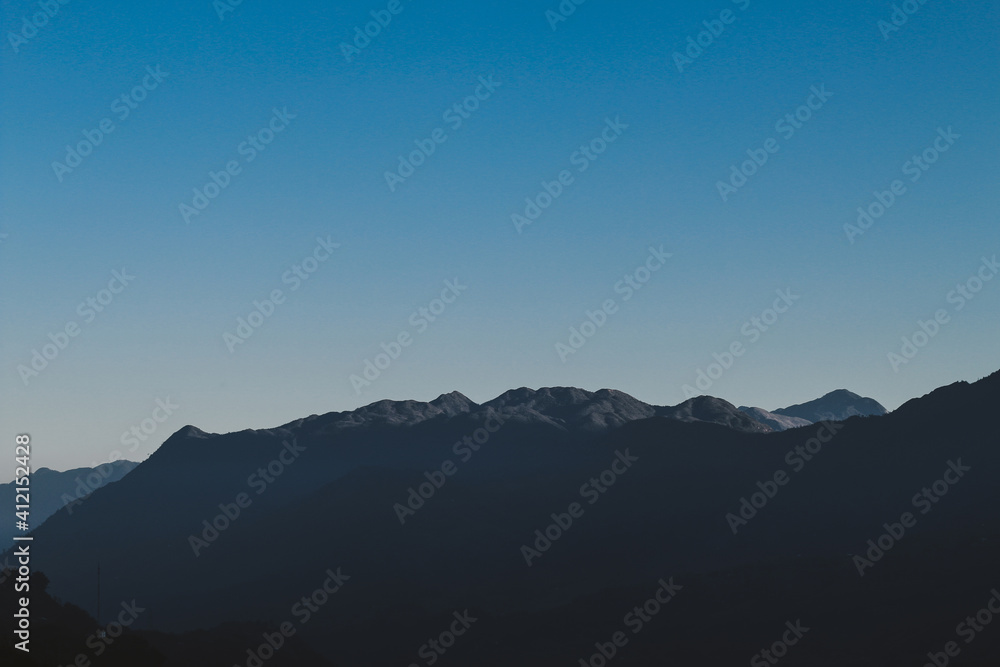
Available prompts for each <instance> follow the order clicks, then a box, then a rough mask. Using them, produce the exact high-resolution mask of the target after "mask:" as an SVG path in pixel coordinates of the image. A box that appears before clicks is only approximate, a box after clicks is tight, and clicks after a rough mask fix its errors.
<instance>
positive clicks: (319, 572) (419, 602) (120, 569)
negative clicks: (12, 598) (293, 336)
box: [33, 373, 1000, 667]
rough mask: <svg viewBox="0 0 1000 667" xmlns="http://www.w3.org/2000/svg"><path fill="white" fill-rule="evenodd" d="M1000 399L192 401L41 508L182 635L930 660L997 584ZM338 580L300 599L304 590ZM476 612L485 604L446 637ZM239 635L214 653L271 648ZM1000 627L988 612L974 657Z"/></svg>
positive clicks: (652, 654) (549, 654)
mask: <svg viewBox="0 0 1000 667" xmlns="http://www.w3.org/2000/svg"><path fill="white" fill-rule="evenodd" d="M998 399H1000V373H995V374H993V375H991V376H989V377H987V378H984V379H982V380H980V381H978V382H975V383H971V384H970V383H965V382H959V383H955V384H953V385H949V386H947V387H943V388H941V389H938V390H936V391H934V392H932V393H930V394H928V395H926V396H924V397H921V398H918V399H913V400H911V401H909V402H907V403H905V404H904V405H902V406H900V407H899V408H898V409H897V410H895V411H893V412H892V413H888V414H884V413H885V410H884V409H883V408H882V407H881V406H880V405H878V404H877V403H874V401H872V402H871V403H869V401H870V400H871V399H862V398H861V397H858V396H856V395H854V394H850V392H843V391H838V392H833V393H831V394H828V395H827V396H825V397H823V398H822V399H818V400H817V401H812V402H810V403H804V404H802V405H799V406H792V407H791V408H786V409H782V410H775V411H773V412H770V413H768V414H763V413H765V412H767V411H763V410H760V409H757V408H743V409H737V408H735V407H734V406H733V405H731V404H729V403H727V402H726V401H722V400H720V399H715V398H711V397H698V398H694V399H690V400H689V401H685V402H684V403H681V404H680V405H678V406H673V407H657V406H651V405H649V404H646V403H643V402H641V401H638V400H636V399H634V398H633V397H631V396H628V395H627V394H624V393H622V392H618V391H613V390H606V389H605V390H600V391H597V392H588V391H584V390H581V389H573V388H545V389H539V390H531V389H525V388H522V389H515V390H511V391H508V392H506V393H504V394H502V395H500V396H498V397H497V398H495V399H493V400H491V401H488V402H486V403H483V404H481V405H480V404H476V403H474V402H472V401H471V400H469V399H468V398H466V397H465V396H463V395H461V394H459V393H457V392H456V393H451V394H445V395H442V396H440V397H438V398H437V399H435V400H433V401H430V402H426V403H425V402H417V401H398V402H394V401H380V402H378V403H373V404H371V405H368V406H365V407H363V408H360V409H358V410H354V411H351V412H339V413H338V412H335V413H328V414H324V415H313V416H310V417H307V418H304V419H299V420H296V421H294V422H290V423H288V424H285V425H283V426H279V427H276V428H273V429H264V430H246V431H240V432H236V433H229V434H210V433H206V432H204V431H201V430H199V429H197V428H196V427H194V426H186V427H184V428H183V429H181V430H179V431H178V432H177V433H175V434H174V435H172V436H171V437H170V438H169V439H168V440H167V441H166V442H164V443H163V445H162V446H161V447H160V448H159V449H158V450H157V451H156V452H155V453H154V454H153V455H152V456H150V457H149V459H147V460H146V461H144V462H143V463H142V464H141V465H139V466H138V467H137V468H135V470H133V471H132V472H131V473H130V474H128V475H127V476H126V477H124V478H123V479H121V480H120V481H118V482H116V483H114V484H109V485H107V486H105V487H104V488H102V489H100V490H98V491H96V492H94V493H93V494H92V496H91V497H90V498H89V499H88V500H87V501H86V502H85V503H83V504H82V505H80V506H79V507H78V508H77V509H76V510H75V511H74V512H73V514H72V515H70V514H68V513H66V512H59V513H57V514H55V515H53V516H52V517H51V518H50V519H49V520H48V521H46V522H45V524H43V525H42V526H41V527H39V528H38V529H36V530H35V531H34V533H33V535H34V537H35V542H34V544H35V545H44V549H39V550H38V552H37V554H36V556H35V562H34V563H33V564H34V566H35V567H36V568H37V569H40V570H42V571H44V572H45V573H46V575H47V576H48V577H49V578H50V579H51V590H52V592H53V593H54V594H55V595H57V596H58V597H59V598H61V599H63V600H69V601H72V602H75V603H76V604H80V605H84V606H86V607H87V608H88V609H90V608H92V607H93V604H92V602H91V601H92V600H93V599H94V592H95V589H96V581H95V574H94V573H95V571H96V564H97V563H98V561H100V563H101V567H102V571H103V572H104V576H103V579H102V590H103V591H104V596H105V599H106V600H109V601H114V602H109V603H108V604H109V606H114V604H117V602H118V601H119V600H132V599H135V600H138V601H139V604H141V605H143V606H145V607H148V609H149V610H150V612H149V614H148V615H147V616H145V617H143V619H141V620H140V621H139V622H138V623H137V624H136V627H135V628H134V631H135V633H136V636H137V637H139V638H140V639H143V640H144V641H147V642H149V643H150V645H151V646H155V647H157V650H159V651H161V653H169V647H170V646H171V645H172V644H171V642H180V640H174V639H170V637H171V636H177V637H181V636H183V637H188V638H190V637H193V636H202V637H203V638H204V641H210V639H209V638H210V637H212V636H213V634H212V633H229V634H227V635H226V636H232V634H233V632H234V631H233V628H243V629H246V628H261V627H262V628H270V629H271V630H270V631H272V632H273V629H274V628H278V627H280V626H281V624H282V623H284V622H290V623H292V624H293V626H294V628H295V629H296V634H295V637H296V640H297V641H301V642H302V644H301V650H303V651H313V652H315V653H316V654H317V655H320V656H322V660H325V661H329V663H330V664H336V665H382V664H385V665H390V664H397V665H398V664H418V665H425V664H426V665H430V664H434V663H436V662H437V660H438V659H440V661H441V663H440V664H443V665H447V664H454V665H467V664H476V665H496V666H500V665H514V664H517V665H529V666H530V665H553V664H580V662H583V664H588V663H589V664H595V663H594V662H593V661H592V660H591V657H592V656H594V655H597V654H598V653H600V652H601V651H602V650H604V651H605V652H610V651H611V650H612V649H614V655H615V656H616V657H615V658H614V660H615V662H616V663H618V664H622V665H628V664H631V665H647V664H649V665H653V664H662V662H663V660H664V657H665V656H668V657H669V658H670V659H671V660H672V661H673V662H676V663H677V664H706V665H715V664H719V665H721V664H731V663H732V662H734V661H747V660H751V659H752V658H754V656H755V655H758V654H759V652H760V651H761V650H762V649H765V648H767V647H770V646H771V645H772V643H773V642H774V641H775V640H778V639H780V638H781V636H782V633H783V632H784V631H785V629H786V625H785V624H786V623H791V624H795V623H797V622H800V623H801V625H802V626H804V627H808V628H810V629H809V630H808V632H807V633H806V634H805V637H804V638H803V639H802V640H801V642H800V643H798V644H797V645H796V646H795V647H794V648H793V649H789V651H795V653H796V656H795V659H794V663H795V664H808V665H819V666H826V665H830V666H831V667H832V666H833V665H838V666H840V665H856V666H858V667H861V666H865V667H873V666H874V665H883V664H885V665H889V664H893V665H894V664H923V663H922V662H920V661H921V660H926V654H927V653H928V652H933V651H940V650H942V649H941V647H942V646H944V644H945V643H946V642H947V641H949V640H951V639H954V632H953V629H954V628H955V624H956V623H958V622H960V621H961V619H962V618H964V617H965V616H966V615H967V614H968V613H969V612H970V611H971V612H975V611H976V610H977V609H978V608H979V607H980V606H982V605H983V604H985V602H986V601H987V599H988V598H989V596H990V590H991V587H995V586H996V585H997V582H996V580H995V575H996V566H995V564H996V562H1000V516H998V512H997V507H998V501H1000V492H998V485H997V484H996V483H995V480H996V479H997V475H998V473H1000V451H998V448H997V442H998V437H1000V426H998V422H997V420H996V418H995V417H994V416H993V415H994V412H993V408H994V407H995V405H996V404H997V401H998ZM873 403H874V405H873ZM754 415H758V416H754ZM859 415H872V416H869V417H867V418H864V419H858V418H855V417H857V416H859ZM844 417H848V419H846V421H839V420H840V419H842V418H844ZM779 418H780V419H779ZM830 418H833V419H830ZM762 419H772V420H773V421H775V424H770V423H767V422H766V421H762ZM792 420H802V421H806V422H810V423H808V424H804V423H801V421H792ZM820 422H821V423H820ZM956 470H957V471H960V473H957V472H955V471H956ZM949 471H950V472H949ZM956 476H957V477H956ZM939 482H940V483H939ZM942 485H944V486H942ZM942 489H943V490H942ZM928 490H929V491H928ZM924 491H928V492H929V493H931V494H933V495H934V498H935V499H934V501H933V502H932V501H931V500H929V499H928V497H926V496H924V497H923V498H921V494H922V493H923V492H924ZM915 494H916V495H915ZM925 507H927V508H929V509H928V510H927V511H926V513H922V511H921V510H923V509H924V508H925ZM906 512H909V513H911V515H912V518H913V522H912V523H911V522H910V521H909V520H905V521H904V519H903V518H901V517H902V515H903V514H904V513H906ZM903 523H906V524H907V526H906V527H905V528H902V524H903ZM897 526H899V527H897ZM900 530H902V533H900V532H899V531H900ZM887 531H889V533H890V534H889V535H888V536H885V535H886V533H887ZM893 535H898V537H894V536H893ZM879 544H881V545H882V548H881V550H880V548H879ZM859 558H860V560H859ZM866 563H867V564H866ZM333 580H337V581H339V582H340V585H339V586H338V588H337V589H336V592H335V593H331V594H329V595H323V596H322V599H323V604H322V605H321V606H319V605H318V608H317V610H316V611H315V612H313V613H311V614H310V615H309V618H308V620H307V621H305V622H301V621H302V617H301V616H299V615H298V614H296V611H295V610H296V604H297V603H298V602H300V601H301V600H302V599H303V596H313V597H311V598H307V599H312V600H314V601H316V600H319V599H320V598H318V597H315V593H314V592H315V591H318V590H320V589H321V588H322V587H323V585H324V584H326V583H328V582H330V581H333ZM668 588H669V589H670V590H673V591H676V596H675V597H672V598H671V599H670V603H669V604H662V605H661V604H660V603H659V602H655V600H656V598H655V595H657V594H658V593H662V591H664V590H667V589H668ZM649 600H654V602H655V603H653V604H651V603H649V602H648V601H649ZM660 600H661V601H662V598H660ZM654 608H655V609H656V612H655V613H653V612H652V611H650V610H652V609H654ZM636 609H638V610H639V611H635V610H636ZM299 611H301V607H300V608H299ZM92 614H93V615H94V616H95V617H98V618H97V620H98V621H99V622H107V620H108V619H107V618H106V617H102V615H101V614H100V613H99V612H97V611H96V610H95V611H94V612H92ZM630 614H631V615H630ZM644 614H645V615H644ZM459 617H462V618H475V619H476V620H475V621H474V622H471V626H470V627H468V632H467V633H465V634H463V636H461V637H458V638H457V639H456V638H455V637H452V639H453V640H454V643H453V645H452V644H450V645H449V647H448V648H447V651H446V652H445V653H441V654H438V653H436V652H435V651H436V649H434V648H433V647H432V645H431V644H429V641H430V640H431V639H434V638H437V637H439V636H440V635H441V634H442V631H444V630H447V629H448V628H449V627H451V628H454V627H456V626H455V625H453V624H454V623H456V622H457V621H456V619H457V618H459ZM639 619H642V620H641V622H640V620H639ZM227 628H228V629H227ZM164 632H166V633H182V634H175V635H164V634H163V633H164ZM239 632H240V633H242V632H243V631H242V630H240V631H239ZM618 632H621V633H623V634H622V635H620V636H619V635H617V634H616V633H618ZM191 633H196V634H194V635H192V634H191ZM197 633H202V634H201V635H197ZM237 634H238V635H239V636H244V635H243V634H239V633H237ZM613 637H619V639H622V638H624V639H625V642H624V643H622V642H621V641H619V642H618V643H617V644H615V643H614V641H613V639H612V638H613ZM81 639H82V638H81ZM608 642H612V643H611V644H609V643H608ZM223 644H225V646H226V647H228V648H225V650H223V651H222V655H218V654H215V655H213V660H215V661H216V663H215V664H233V665H236V664H239V665H246V664H249V663H248V660H249V658H248V655H247V654H246V652H245V651H241V650H239V649H237V648H234V647H232V645H231V644H229V643H220V644H219V646H223ZM237 644H238V642H237ZM608 646H611V648H608ZM296 650H299V649H296ZM998 650H1000V638H998V635H997V633H992V634H988V633H986V632H983V633H981V635H980V636H978V637H977V638H976V640H975V643H974V644H970V645H969V646H968V647H964V646H963V648H962V653H963V660H964V661H965V662H964V663H963V664H967V665H993V664H995V662H993V660H994V659H995V657H996V656H997V655H998ZM432 657H433V661H434V662H433V663H432V662H431V658H432ZM59 659H63V660H67V661H68V660H71V659H72V656H68V657H67V658H59ZM186 660H188V662H187V663H181V664H190V665H199V664H210V662H209V661H207V660H206V661H205V662H200V658H199V657H198V656H197V655H191V654H188V655H187V656H186ZM281 660H282V658H281V656H280V655H278V656H275V658H274V660H272V661H269V662H268V663H267V664H268V665H269V667H270V665H276V664H285V663H282V662H280V661H281ZM605 660H607V656H606V655H605ZM761 660H762V658H761ZM251 662H252V661H251ZM289 664H294V663H289ZM314 664H320V663H319V662H316V663H314ZM761 664H766V663H763V662H762V663H761ZM789 664H792V661H791V659H790V662H789Z"/></svg>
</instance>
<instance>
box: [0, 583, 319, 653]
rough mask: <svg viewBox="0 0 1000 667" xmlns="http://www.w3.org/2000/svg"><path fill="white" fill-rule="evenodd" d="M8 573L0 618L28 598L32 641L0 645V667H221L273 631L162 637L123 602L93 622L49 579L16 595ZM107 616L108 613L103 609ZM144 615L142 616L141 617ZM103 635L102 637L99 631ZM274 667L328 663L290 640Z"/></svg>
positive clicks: (259, 628)
mask: <svg viewBox="0 0 1000 667" xmlns="http://www.w3.org/2000/svg"><path fill="white" fill-rule="evenodd" d="M15 577H16V574H14V573H13V572H11V571H5V572H3V573H2V576H0V613H2V615H3V617H4V618H8V619H9V618H12V617H13V615H14V614H15V613H16V612H17V611H18V606H17V605H16V600H17V598H18V597H20V596H23V595H29V596H30V600H31V603H30V605H29V610H30V612H31V620H32V625H31V637H30V641H29V644H28V648H29V649H30V651H29V652H27V653H25V652H24V651H21V650H18V649H16V648H14V647H13V645H12V642H8V641H6V640H5V641H4V642H2V643H0V664H2V665H4V666H5V667H53V666H55V665H102V666H106V667H199V666H201V665H205V666H206V667H208V666H215V665H225V664H227V660H229V659H230V658H231V656H233V655H238V654H239V653H240V652H241V651H245V650H246V648H247V647H253V648H257V647H258V646H259V645H260V643H261V642H262V639H261V636H262V634H264V633H265V632H268V631H270V630H272V628H268V627H265V626H263V625H255V624H243V625H236V624H227V625H223V626H221V627H218V628H213V629H212V630H211V631H209V632H191V633H184V634H165V633H162V632H150V631H144V630H139V629H137V628H140V627H142V626H143V625H146V620H147V618H148V615H149V614H151V613H152V610H150V609H149V608H147V607H143V606H142V605H141V604H140V603H138V602H136V603H135V604H133V601H132V600H128V601H124V602H125V607H127V610H126V609H124V608H122V607H121V606H120V605H119V606H117V607H116V608H115V609H114V610H110V617H109V618H110V620H108V619H104V620H103V622H102V623H98V622H97V621H96V620H95V619H94V618H93V617H92V616H91V615H90V614H88V613H87V612H86V611H84V610H83V609H81V608H79V607H77V606H75V605H73V604H68V603H63V602H61V601H59V600H58V599H56V598H53V597H52V596H51V594H50V593H49V591H48V588H49V584H50V582H49V579H48V577H47V576H45V574H44V573H42V572H35V573H34V574H32V575H31V578H30V582H29V583H30V588H29V590H28V591H27V592H25V591H23V590H22V591H16V590H15V589H14V586H15ZM105 611H106V612H108V611H109V610H105ZM123 613H124V615H123V616H121V618H122V619H123V620H124V621H126V622H128V623H129V625H128V626H127V627H124V628H123V629H122V630H121V631H119V628H118V627H116V626H115V627H112V624H114V623H117V622H118V618H119V615H121V614H123ZM144 615H147V616H146V617H145V618H144ZM102 629H103V630H104V636H103V637H102V636H101V635H100V634H99V632H98V631H99V630H102ZM267 664H268V665H271V666H275V667H298V666H300V665H310V666H315V667H333V665H332V663H330V662H328V661H327V660H325V659H324V658H323V657H322V656H320V655H318V654H316V652H315V651H311V650H309V649H308V648H306V647H305V646H303V644H302V642H301V641H299V640H298V639H297V638H295V637H291V638H289V639H288V640H286V641H285V645H283V646H282V647H281V651H280V652H278V653H277V654H276V655H275V657H274V658H273V659H271V660H268V662H267Z"/></svg>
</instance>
